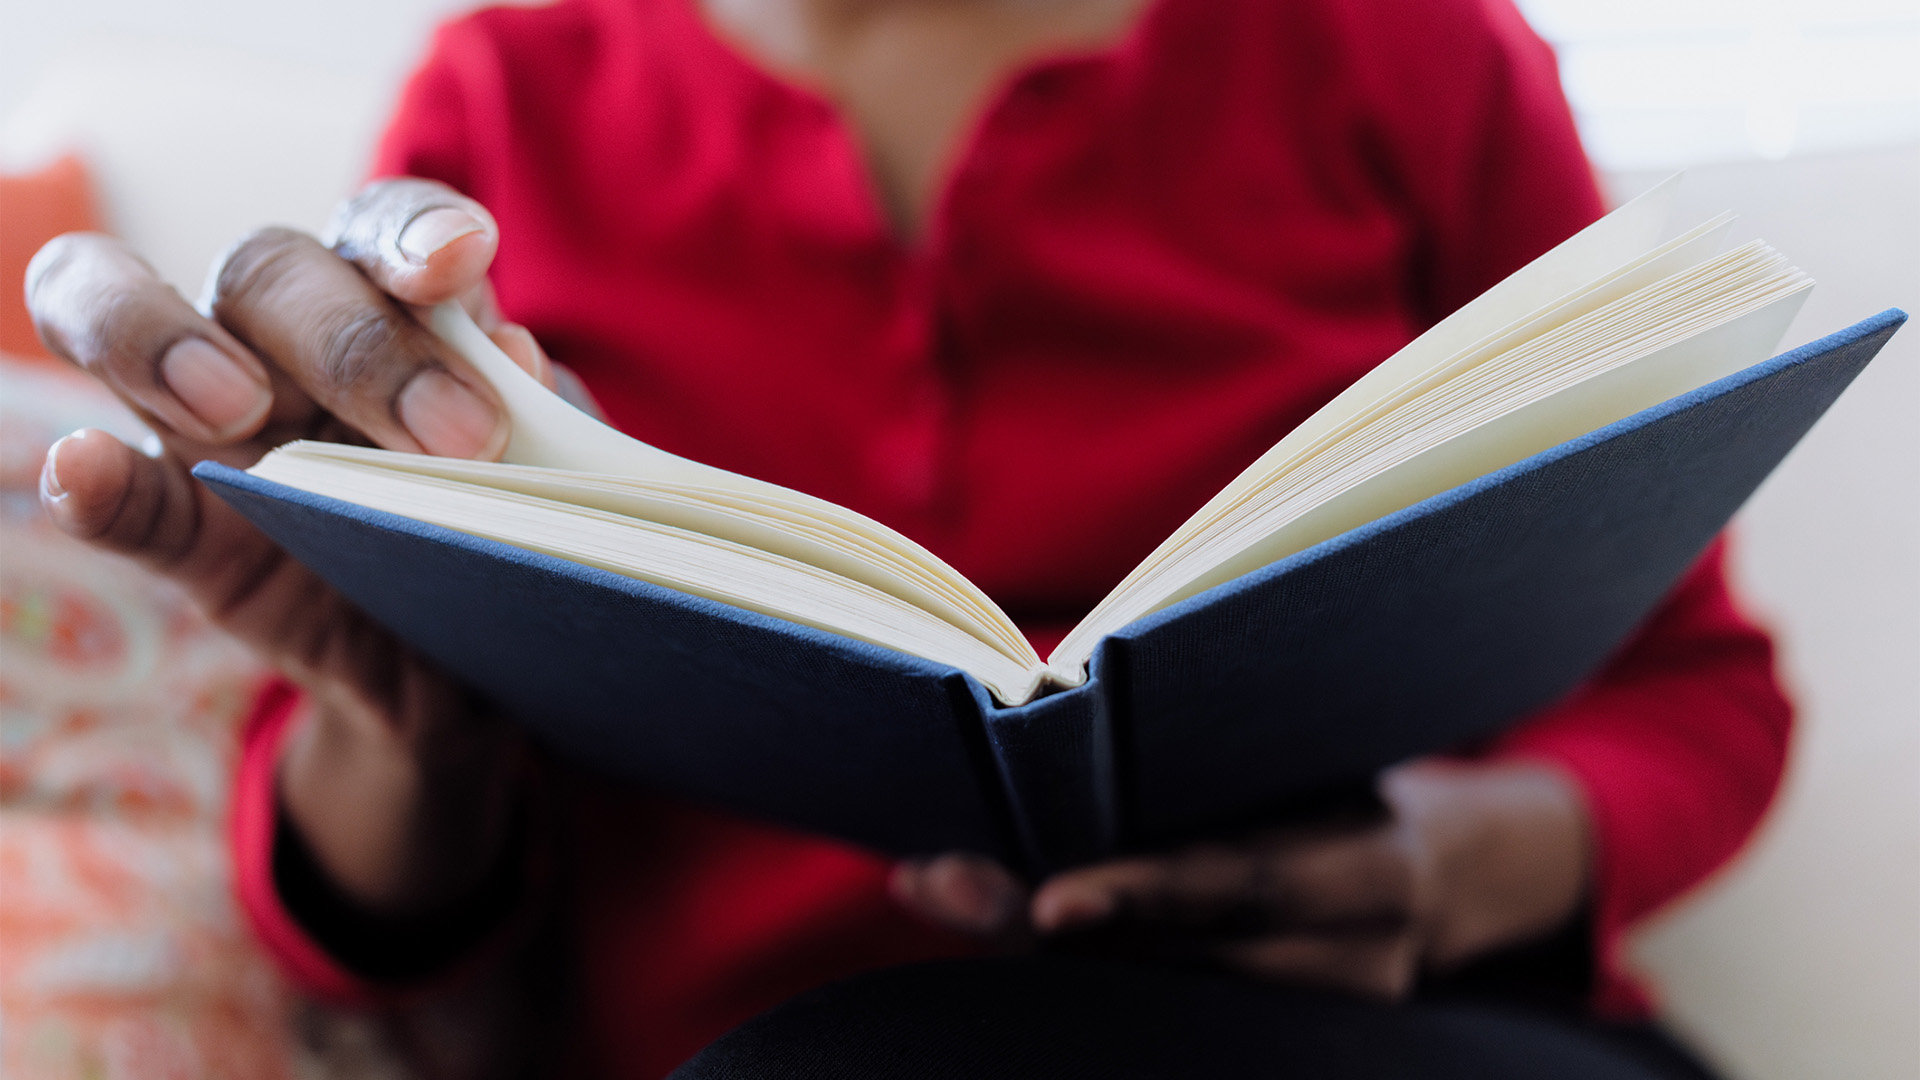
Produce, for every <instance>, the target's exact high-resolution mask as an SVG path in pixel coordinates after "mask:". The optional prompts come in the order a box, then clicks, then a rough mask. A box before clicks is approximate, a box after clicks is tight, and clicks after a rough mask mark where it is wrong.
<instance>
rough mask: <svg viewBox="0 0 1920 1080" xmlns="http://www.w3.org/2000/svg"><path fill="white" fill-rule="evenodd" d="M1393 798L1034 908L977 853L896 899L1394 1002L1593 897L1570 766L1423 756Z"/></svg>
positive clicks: (973, 922) (928, 909) (933, 867)
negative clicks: (1364, 814) (1426, 973)
mask: <svg viewBox="0 0 1920 1080" xmlns="http://www.w3.org/2000/svg"><path fill="white" fill-rule="evenodd" d="M1379 791H1380V795H1381V798H1382V799H1383V801H1384V802H1385V803H1386V806H1387V808H1388V810H1389V811H1390V813H1389V814H1388V816H1387V817H1386V819H1385V820H1384V821H1380V820H1376V821H1373V822H1370V823H1367V824H1364V825H1352V824H1334V825H1328V824H1321V825H1302V826H1292V827H1282V828H1277V829H1273V830H1271V831H1267V832H1264V833H1260V834H1258V835H1255V836H1253V837H1251V838H1249V839H1246V840H1242V841H1238V842H1233V843H1209V844H1201V845H1197V846H1195V847H1191V848H1187V849H1186V850H1183V851H1179V852H1175V853H1173V854H1169V855H1156V856H1142V857H1131V858H1125V859H1119V860H1116V861H1113V862H1108V863H1101V864H1099V865H1096V866H1089V867H1083V868H1081V869H1078V870H1070V871H1067V872H1065V873H1062V874H1058V875H1055V876H1054V877H1052V878H1049V879H1048V880H1046V881H1045V882H1042V883H1041V885H1040V887H1039V888H1038V889H1037V890H1036V891H1034V892H1032V893H1031V895H1029V894H1028V892H1027V890H1026V888H1025V887H1024V886H1023V885H1021V884H1020V882H1019V881H1018V880H1017V879H1016V878H1015V877H1014V876H1013V875H1012V874H1010V873H1008V872H1007V870H1005V869H1004V868H1003V867H1001V866H1000V865H999V864H997V863H994V862H992V861H991V860H988V859H985V858H983V857H981V856H977V855H964V854H949V855H944V856H941V857H939V858H937V859H932V860H929V861H925V862H910V863H903V864H901V866H900V867H899V868H898V869H897V870H896V871H895V873H894V877H893V891H894V895H895V896H896V897H898V898H899V900H900V901H901V902H902V903H903V904H905V905H906V906H907V907H909V908H911V909H913V910H915V911H917V912H919V913H920V914H921V915H923V916H924V917H926V918H928V919H930V920H932V921H934V922H937V923H940V924H943V925H946V926H949V927H952V928H954V929H957V930H961V931H964V932H967V933H971V934H974V935H977V936H981V937H986V938H994V939H999V940H1002V941H1012V940H1018V939H1021V938H1024V937H1026V936H1028V935H1031V934H1035V933H1037V934H1039V935H1042V936H1056V935H1071V936H1072V937H1074V938H1076V939H1080V940H1082V941H1085V942H1087V943H1100V942H1106V943H1109V944H1120V943H1125V944H1126V945H1128V946H1130V947H1133V948H1139V947H1145V948H1146V949H1148V950H1149V951H1154V952H1177V953H1180V954H1184V955H1192V954H1194V953H1196V952H1197V953H1199V954H1201V955H1205V956H1209V957H1212V958H1213V959H1216V960H1217V961H1219V962H1221V963H1223V964H1226V965H1228V966H1230V967H1235V968H1239V969H1241V970H1244V971H1247V972H1250V973H1252V974H1255V975H1259V976H1262V977H1266V978H1271V979H1275V980H1282V981H1288V982H1296V983H1304V984H1311V985H1319V986H1325V987H1329V988H1334V989H1340V990H1345V991H1349V992H1353V993H1358V994H1362V995H1366V996H1369V997H1377V998H1386V999H1394V998H1399V997H1403V996H1405V995H1406V994H1407V993H1408V992H1409V991H1410V990H1411V989H1412V987H1413V984H1414V982H1415V980H1416V979H1417V977H1418V976H1419V974H1420V972H1421V971H1422V970H1423V969H1444V968H1447V967H1450V966H1453V965H1456V964H1459V963H1461V962H1463V961H1465V960H1468V959H1470V958H1472V957H1474V956H1476V955H1479V954H1481V953H1484V952H1488V951H1490V950H1493V949H1496V948H1499V947H1501V946H1504V945H1510V944H1517V943H1520V942H1522V941H1526V940H1529V939H1532V938H1537V937H1542V936H1545V935H1546V934H1548V933H1550V932H1552V931H1553V930H1555V929H1557V928H1558V927H1559V926H1561V925H1562V924H1564V923H1565V922H1566V920H1567V919H1569V918H1571V917H1572V916H1573V914H1574V913H1575V912H1576V911H1577V910H1578V908H1579V906H1580V904H1581V902H1582V900H1583V899H1584V898H1585V895H1586V888H1587V878H1588V861H1589V854H1590V850H1591V847H1592V840H1591V835H1590V834H1591V826H1590V823H1589V821H1588V818H1587V811H1586V808H1585V804H1584V803H1583V801H1582V800H1581V797H1580V795H1579V792H1578V790H1577V789H1576V788H1575V786H1574V784H1573V781H1572V780H1571V779H1570V778H1568V777H1567V776H1565V775H1564V774H1563V773H1561V772H1559V771H1558V770H1556V769H1553V768H1551V767H1549V766H1546V765H1540V764H1533V763H1529V762H1501V763H1491V764H1488V763H1473V762H1457V761H1447V760H1437V759H1434V760H1425V761H1417V762H1413V763H1411V764H1408V765H1403V766H1400V767H1398V768H1395V769H1392V770H1389V771H1388V772H1386V773H1385V774H1383V775H1382V776H1381V778H1380V782H1379Z"/></svg>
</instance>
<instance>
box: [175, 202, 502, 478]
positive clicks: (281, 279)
mask: <svg viewBox="0 0 1920 1080" xmlns="http://www.w3.org/2000/svg"><path fill="white" fill-rule="evenodd" d="M212 308H213V313H214V316H215V317H216V318H217V319H219V320H220V322H221V323H222V324H223V325H225V326H226V327H227V328H228V329H230V330H232V331H233V333H234V336H235V337H237V338H238V339H240V340H241V341H242V342H244V343H245V344H247V345H248V346H249V347H251V348H252V349H253V350H254V352H255V353H257V354H258V355H260V356H262V357H263V358H265V359H266V360H268V361H269V362H270V363H272V364H273V365H274V366H275V367H276V368H278V369H279V370H281V371H284V372H285V373H286V374H287V375H288V377H290V378H291V379H292V380H293V381H294V382H296V383H297V384H299V386H300V387H301V388H302V389H304V390H305V391H306V393H307V394H308V395H310V396H311V397H312V398H313V399H314V401H316V402H317V403H319V405H320V406H321V407H322V408H324V409H325V410H327V411H328V412H330V413H332V414H333V415H335V416H337V417H339V418H340V419H341V420H343V421H344V422H346V423H347V424H349V425H351V426H352V427H354V428H356V429H357V430H359V431H361V432H363V433H364V434H366V436H367V437H368V438H370V439H372V440H373V441H374V442H375V443H377V444H379V445H381V446H384V447H387V448H388V449H392V450H408V451H415V452H422V451H424V452H426V453H431V454H438V455H441V456H444V457H464V458H476V457H477V458H488V459H491V458H495V457H498V456H499V454H500V451H501V450H502V449H504V448H505V446H506V442H507V434H508V432H507V420H506V415H505V412H504V410H503V409H502V408H501V406H500V403H499V399H498V397H497V396H496V395H495V394H494V392H493V388H492V387H491V386H489V385H488V384H487V382H486V380H485V379H482V378H481V377H480V376H479V375H478V374H477V373H475V372H474V371H473V370H472V368H471V367H469V366H468V364H467V362H466V361H465V360H464V359H462V358H461V357H460V356H459V355H457V354H456V353H454V351H453V350H452V349H451V348H449V347H448V346H447V345H446V344H445V343H444V342H442V341H441V340H440V339H439V338H437V337H435V336H434V335H433V333H432V332H430V331H429V330H427V329H426V328H425V327H423V326H422V325H420V323H419V322H417V321H415V319H414V318H413V316H412V315H410V314H409V313H408V312H407V311H406V309H405V308H403V307H401V306H400V305H399V304H398V303H396V302H395V301H394V300H393V298H391V297H389V296H387V295H385V294H384V293H382V292H381V291H380V290H378V289H376V288H375V287H374V286H373V285H372V284H371V283H370V282H368V280H367V279H366V278H365V277H363V276H361V275H360V274H359V273H358V272H356V271H355V270H354V268H353V267H352V266H349V265H348V264H347V263H345V262H343V261H341V260H340V259H339V258H337V257H335V256H334V255H333V253H332V252H329V251H328V250H327V249H326V248H324V247H321V246H320V244H319V243H318V242H317V241H315V240H314V239H313V238H312V237H309V236H306V235H303V234H301V233H297V232H292V231H290V230H286V229H263V230H261V231H260V232H257V233H254V234H253V235H251V236H249V237H247V238H246V239H244V240H242V241H241V242H240V243H239V244H237V245H235V247H234V248H233V250H232V251H231V252H229V254H228V255H227V257H226V260H225V262H224V263H223V264H222V265H221V267H220V270H219V271H218V273H217V274H216V275H215V286H214V294H213V297H212Z"/></svg>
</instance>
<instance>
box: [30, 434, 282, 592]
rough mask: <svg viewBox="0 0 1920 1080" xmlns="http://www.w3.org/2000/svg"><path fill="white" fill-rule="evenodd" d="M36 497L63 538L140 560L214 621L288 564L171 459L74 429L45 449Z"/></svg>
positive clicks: (107, 436) (271, 546)
mask: <svg viewBox="0 0 1920 1080" xmlns="http://www.w3.org/2000/svg"><path fill="white" fill-rule="evenodd" d="M40 498H41V502H42V504H43V505H44V506H45V507H46V510H47V515H48V516H49V517H50V518H52V519H53V522H54V524H55V525H57V526H59V528H60V529H61V530H62V531H63V532H66V533H67V534H68V535H70V536H73V537H76V538H78V539H81V540H85V541H88V542H90V543H92V544H95V545H97V546H100V547H103V548H106V549H108V550H110V551H114V552H117V553H119V554H123V555H130V556H133V557H134V558H137V559H139V560H140V561H142V562H144V563H146V564H147V566H149V567H150V568H151V569H154V570H156V571H159V572H160V573H162V574H164V575H166V576H168V577H171V578H173V579H175V580H176V581H178V582H179V583H180V584H182V585H183V586H185V587H186V589H187V591H188V592H189V593H190V594H192V595H193V597H194V599H195V600H197V601H199V602H200V603H201V605H202V606H203V607H205V608H206V609H207V610H208V611H209V613H211V614H214V615H216V616H219V615H222V614H225V613H229V612H231V611H232V609H233V608H234V606H235V604H236V603H238V602H240V601H242V600H244V599H245V598H246V597H247V596H248V595H250V594H251V593H253V592H255V591H256V590H258V589H259V588H260V587H261V585H262V584H263V582H265V581H266V579H267V578H269V577H270V576H271V575H273V574H274V573H275V572H276V571H277V570H278V569H279V568H281V567H282V566H296V565H297V564H293V563H291V561H290V560H287V559H285V557H284V556H282V555H281V554H280V550H279V548H277V547H275V546H274V545H273V544H272V543H271V542H269V541H268V540H267V539H266V538H265V537H264V536H262V535H261V534H260V533H259V532H258V531H257V530H255V529H253V527H252V526H251V525H248V524H247V523H246V522H245V520H243V519H241V518H240V516H239V515H238V514H237V513H235V512H234V511H233V510H231V509H230V508H228V507H227V505H226V504H225V503H222V502H220V501H219V500H218V499H217V498H215V497H214V496H213V495H212V494H211V493H210V492H208V491H207V490H206V489H205V488H203V487H201V486H200V485H199V484H197V483H194V482H193V479H192V477H191V476H189V475H188V474H187V470H186V467H185V466H184V465H183V464H182V463H181V462H180V461H179V460H178V459H177V458H172V457H162V458H153V457H148V456H147V455H145V454H141V453H138V452H136V451H134V450H133V449H131V448H130V447H128V446H127V445H126V444H124V443H122V442H121V441H120V440H118V439H116V438H114V437H113V436H111V435H109V434H107V433H106V432H103V431H94V430H84V431H78V432H75V433H74V434H72V435H68V436H67V437H66V438H63V439H61V440H60V441H58V442H56V443H54V444H53V446H52V447H51V448H50V449H48V451H47V460H46V464H45V465H44V466H43V467H42V469H41V473H40Z"/></svg>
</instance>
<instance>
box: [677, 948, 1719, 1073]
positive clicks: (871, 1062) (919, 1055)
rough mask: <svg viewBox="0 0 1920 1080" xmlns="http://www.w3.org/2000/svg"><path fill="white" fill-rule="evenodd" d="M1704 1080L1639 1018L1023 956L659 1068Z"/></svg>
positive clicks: (900, 973) (955, 972)
mask: <svg viewBox="0 0 1920 1080" xmlns="http://www.w3.org/2000/svg"><path fill="white" fill-rule="evenodd" d="M773 1077H779V1078H782V1080H814V1078H818V1080H867V1078H875V1080H878V1078H887V1080H895V1078H898V1080H981V1078H1007V1080H1025V1078H1035V1080H1039V1078H1047V1080H1078V1078H1086V1080H1133V1078H1139V1080H1161V1078H1186V1077H1253V1078H1257V1077H1274V1078H1285V1080H1336V1078H1338V1080H1387V1078H1392V1080H1442V1078H1447V1080H1452V1078H1460V1080H1510V1078H1511V1080H1519V1078H1523V1077H1524V1078H1534V1077H1547V1078H1553V1080H1711V1074H1710V1073H1708V1072H1707V1070H1706V1069H1705V1068H1703V1067H1702V1066H1701V1065H1699V1064H1698V1063H1697V1062H1696V1061H1694V1060H1693V1059H1692V1058H1690V1057H1689V1056H1688V1055H1687V1054H1686V1052H1685V1051H1683V1050H1682V1049H1680V1048H1679V1046H1678V1045H1676V1044H1675V1043H1673V1042H1672V1041H1671V1040H1670V1039H1667V1038H1666V1037H1665V1036H1664V1035H1663V1034H1661V1033H1660V1032H1659V1031H1658V1030H1657V1029H1655V1028H1653V1027H1652V1026H1650V1025H1609V1024H1603V1023H1600V1022H1598V1021H1594V1020H1591V1019H1587V1018H1585V1017H1583V1016H1582V1015H1580V1014H1579V1013H1578V1012H1577V1011H1574V1010H1562V1009H1556V1008H1551V1007H1547V1008H1542V1007H1529V1006H1527V1005H1522V1004H1516V1003H1514V1002H1512V1001H1510V1000H1508V1001H1502V1000H1500V999H1498V998H1490V997H1485V996H1476V995H1473V994H1446V993H1442V994H1433V995H1422V996H1416V998H1415V999H1414V1000H1413V1001H1412V1002H1409V1003H1406V1004H1401V1005H1383V1004H1374V1003H1369V1002H1363V1001H1359V1000H1355V999H1352V998H1347V997H1341V996H1336V995H1331V994H1320V993H1314V992H1310V991H1304V990H1299V989H1289V988H1285V987H1276V986H1269V985H1265V984H1261V983H1257V982H1253V981H1251V980H1247V979H1242V978H1238V977H1235V976H1232V975H1228V974H1225V973H1221V972H1217V971H1210V970H1204V969H1199V968H1192V967H1180V966H1169V965H1165V964H1154V963H1146V962H1133V961H1121V960H1111V959H1097V958H1092V957H1084V956H1075V955H1061V954H1041V955H1037V956H1026V957H1019V958H994V959H979V960H961V961H949V962H943V963H934V964H920V965H914V966H910V967H901V968H893V969H890V970H886V971H879V972H873V973H870V974H867V975H862V976H859V977H856V978H853V979H848V980H846V981H843V982H839V983H835V984H833V985H831V986H827V987H823V988H821V989H819V990H815V991H812V992H811V993H807V994H802V995H801V996H799V997H797V998H794V999H793V1000H792V1001H789V1002H787V1003H786V1004H784V1005H781V1006H779V1007H777V1008H775V1009H773V1010H771V1011H770V1012H767V1013H764V1014H762V1015H760V1016H759V1017H756V1018H755V1019H753V1020H751V1021H748V1022H747V1023H746V1024H744V1025H742V1026H741V1027H739V1028H736V1029H735V1030H734V1031H732V1032H731V1033H729V1034H727V1035H726V1036H723V1037H722V1038H721V1039H720V1040H719V1041H717V1042H715V1043H714V1044H713V1045H711V1046H709V1047H708V1048H707V1049H706V1050H704V1051H702V1052H701V1053H700V1054H699V1055H698V1056H696V1057H695V1058H694V1059H693V1060H691V1061H689V1062H687V1063H686V1064H685V1065H683V1066H682V1067H681V1068H680V1069H679V1070H677V1071H675V1072H674V1074H673V1078H672V1080H762V1078H773Z"/></svg>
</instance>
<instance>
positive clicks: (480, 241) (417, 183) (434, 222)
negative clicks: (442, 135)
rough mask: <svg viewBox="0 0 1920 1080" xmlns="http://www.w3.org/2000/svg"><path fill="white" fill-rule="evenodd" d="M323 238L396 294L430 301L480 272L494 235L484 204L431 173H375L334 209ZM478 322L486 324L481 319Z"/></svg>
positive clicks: (452, 294)
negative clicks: (428, 176)
mask: <svg viewBox="0 0 1920 1080" xmlns="http://www.w3.org/2000/svg"><path fill="white" fill-rule="evenodd" d="M327 236H328V243H329V244H330V245H331V246H332V248H333V250H334V251H335V252H337V253H338V254H339V255H340V256H341V257H342V258H345V259H347V260H348V261H349V262H352V263H353V264H354V265H355V266H357V267H359V268H360V272H361V273H363V274H365V275H366V276H367V278H368V279H369V280H370V281H372V282H373V283H374V284H375V285H377V286H379V287H380V288H381V289H382V290H384V291H386V292H387V293H388V294H390V295H392V296H393V297H394V298H395V299H397V300H400V301H401V302H402V303H407V304H422V305H431V304H439V303H444V302H445V301H448V300H452V299H456V298H459V297H462V296H463V295H465V294H467V293H469V291H470V290H472V289H474V288H475V287H476V286H478V285H480V284H481V283H482V282H484V281H485V280H486V273H487V267H488V266H490V265H492V263H493V255H494V252H495V251H496V250H497V249H498V247H499V243H500V230H499V226H498V225H496V224H495V223H494V220H493V215H492V214H489V213H488V212H487V209H486V207H483V206H481V205H480V204H479V203H477V202H474V201H473V200H472V199H469V198H467V197H466V196H465V195H462V194H460V193H459V192H457V191H455V190H453V189H452V188H450V187H447V186H446V185H445V184H439V183H435V182H433V181H431V180H417V179H413V178H411V177H402V178H399V179H393V180H376V181H374V182H373V183H371V184H368V185H367V186H366V187H364V188H362V189H360V192H359V194H357V195H355V196H354V197H353V198H351V199H349V200H348V201H347V202H346V203H345V204H344V205H342V206H341V208H340V209H339V211H337V212H336V213H335V214H334V218H333V223H332V224H331V225H330V226H329V227H328V230H327ZM483 325H484V324H483Z"/></svg>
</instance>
